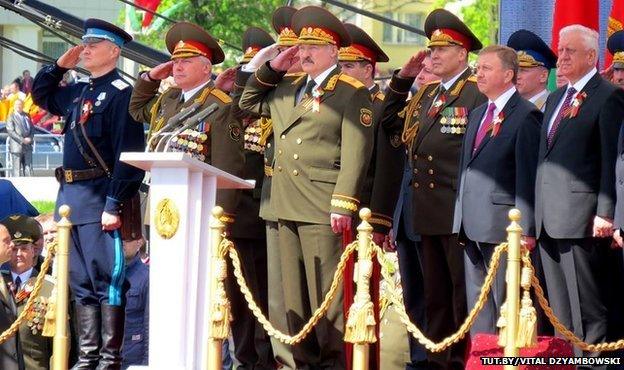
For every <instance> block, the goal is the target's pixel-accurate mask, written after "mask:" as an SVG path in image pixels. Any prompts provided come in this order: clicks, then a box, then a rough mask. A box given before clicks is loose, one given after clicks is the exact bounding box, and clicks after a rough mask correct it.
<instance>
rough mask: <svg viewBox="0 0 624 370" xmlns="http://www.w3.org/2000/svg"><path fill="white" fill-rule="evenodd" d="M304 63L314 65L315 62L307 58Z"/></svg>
mask: <svg viewBox="0 0 624 370" xmlns="http://www.w3.org/2000/svg"><path fill="white" fill-rule="evenodd" d="M302 63H312V64H314V61H313V60H312V58H309V57H308V58H305V59H304V60H303V61H302Z"/></svg>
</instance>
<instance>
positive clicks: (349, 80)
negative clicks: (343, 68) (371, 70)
mask: <svg viewBox="0 0 624 370" xmlns="http://www.w3.org/2000/svg"><path fill="white" fill-rule="evenodd" d="M338 80H340V81H342V82H346V83H348V84H349V85H351V86H353V87H355V88H356V89H359V88H362V87H364V84H363V83H361V82H360V81H359V80H358V79H355V78H353V77H351V76H347V75H346V74H344V73H341V74H340V77H339V78H338Z"/></svg>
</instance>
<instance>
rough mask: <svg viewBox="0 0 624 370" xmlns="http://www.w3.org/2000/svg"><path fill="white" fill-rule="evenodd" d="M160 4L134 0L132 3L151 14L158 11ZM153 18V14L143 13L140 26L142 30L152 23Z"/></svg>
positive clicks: (154, 0) (157, 0) (147, 0)
mask: <svg viewBox="0 0 624 370" xmlns="http://www.w3.org/2000/svg"><path fill="white" fill-rule="evenodd" d="M160 2H161V0H134V3H135V4H136V5H138V6H142V7H144V8H147V9H149V10H151V11H153V12H155V11H156V9H158V6H159V5H160ZM153 18H154V14H152V13H150V12H145V15H144V16H143V24H141V26H142V27H144V28H145V27H148V26H149V25H150V23H152V19H153Z"/></svg>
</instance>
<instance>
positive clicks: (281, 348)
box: [233, 6, 302, 369]
mask: <svg viewBox="0 0 624 370" xmlns="http://www.w3.org/2000/svg"><path fill="white" fill-rule="evenodd" d="M296 11H297V9H296V8H293V7H291V6H282V7H279V8H277V9H276V10H275V11H274V12H273V18H272V24H273V29H274V30H275V32H276V33H277V34H278V37H277V43H275V44H274V45H271V46H267V47H265V48H263V49H262V50H261V51H260V52H258V53H256V55H254V57H253V58H252V59H251V60H250V61H249V62H248V63H246V64H243V65H242V66H241V68H239V69H238V70H237V71H236V81H235V83H234V94H233V97H234V99H235V100H238V99H237V98H240V94H242V92H243V90H244V88H245V84H246V83H247V80H248V79H249V76H251V75H252V73H253V72H255V71H256V70H257V69H258V67H259V66H261V65H262V64H264V63H266V62H267V61H268V60H270V59H272V58H273V57H275V55H276V54H277V53H279V51H280V50H285V49H287V48H289V47H291V46H293V45H295V44H296V42H297V39H298V37H297V35H296V34H295V33H294V31H293V30H292V26H291V20H292V16H293V15H294V14H295V12H296ZM294 69H296V70H298V69H300V68H297V66H294ZM300 75H302V74H298V75H297V74H287V75H286V77H285V78H294V76H300ZM257 122H260V128H261V136H260V140H259V142H258V144H259V145H261V146H263V148H264V151H263V152H264V158H263V165H262V168H263V172H264V179H263V181H262V188H261V193H260V212H259V214H260V217H261V218H262V219H263V220H264V221H265V224H266V243H267V268H268V274H267V277H268V278H267V281H268V292H267V294H268V313H269V318H270V320H271V323H273V325H274V326H275V327H276V328H277V329H278V330H281V331H283V332H287V331H288V324H287V321H286V307H285V305H284V290H283V289H282V268H281V267H282V266H281V262H280V252H279V247H278V230H277V217H276V216H275V213H274V212H273V209H272V208H271V205H270V203H271V202H270V200H271V178H272V176H273V168H272V167H271V164H272V163H273V157H274V153H275V141H274V136H273V122H272V120H271V119H270V118H268V117H262V118H260V120H259V121H257ZM270 341H271V347H272V350H273V356H274V359H275V362H276V363H277V364H278V366H282V368H283V369H295V368H296V365H295V360H294V358H293V354H292V347H291V346H290V345H287V344H284V343H282V342H280V341H279V340H276V339H274V338H273V337H271V338H270Z"/></svg>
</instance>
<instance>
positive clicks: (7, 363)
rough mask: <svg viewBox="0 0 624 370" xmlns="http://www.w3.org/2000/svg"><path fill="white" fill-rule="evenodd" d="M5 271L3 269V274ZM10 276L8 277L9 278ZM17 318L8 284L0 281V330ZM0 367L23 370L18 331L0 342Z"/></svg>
mask: <svg viewBox="0 0 624 370" xmlns="http://www.w3.org/2000/svg"><path fill="white" fill-rule="evenodd" d="M5 272H6V271H3V275H4V273H5ZM10 279H11V278H10V277H9V280H10ZM15 319H17V307H16V305H15V300H13V295H12V294H11V291H10V290H9V286H8V285H7V284H6V283H5V281H2V282H0V330H1V331H5V330H7V329H8V328H9V326H11V324H13V322H14V321H15ZM0 369H2V370H23V369H24V358H23V356H22V348H21V344H20V334H19V332H18V333H17V334H16V335H14V336H12V337H10V338H9V339H7V341H6V342H4V343H2V344H0Z"/></svg>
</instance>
